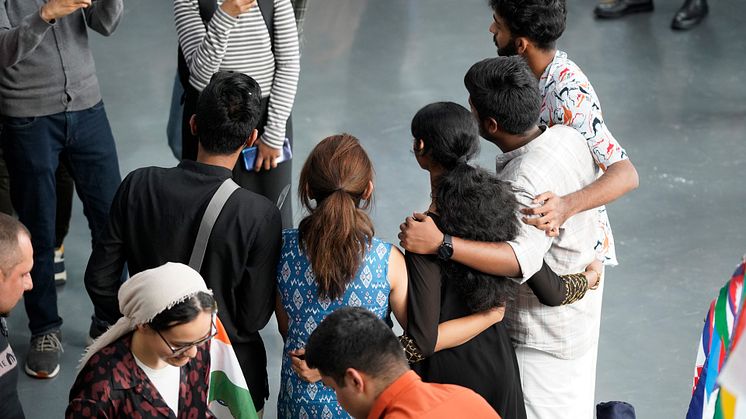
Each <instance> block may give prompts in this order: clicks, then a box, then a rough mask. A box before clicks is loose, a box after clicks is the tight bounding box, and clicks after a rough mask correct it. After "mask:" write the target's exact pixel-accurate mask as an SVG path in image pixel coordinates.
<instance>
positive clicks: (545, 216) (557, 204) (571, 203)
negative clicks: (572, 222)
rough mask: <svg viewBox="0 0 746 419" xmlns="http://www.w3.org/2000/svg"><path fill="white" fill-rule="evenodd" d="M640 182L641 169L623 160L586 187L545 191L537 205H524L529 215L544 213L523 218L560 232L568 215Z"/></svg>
mask: <svg viewBox="0 0 746 419" xmlns="http://www.w3.org/2000/svg"><path fill="white" fill-rule="evenodd" d="M638 185H639V177H638V175H637V170H636V169H635V166H634V165H633V164H632V162H631V161H629V160H628V159H625V160H620V161H618V162H616V163H614V164H612V165H611V166H609V168H608V169H607V170H606V172H605V173H604V174H603V175H601V177H600V178H598V179H597V180H596V181H595V182H593V183H591V184H590V185H588V186H586V187H585V188H583V189H581V190H579V191H576V192H573V193H571V194H567V195H565V196H557V195H555V194H554V193H553V192H544V193H542V194H540V195H537V196H536V198H534V201H533V203H535V204H540V203H542V202H543V204H542V205H541V206H539V207H537V208H523V209H521V212H522V213H523V214H525V215H540V216H539V217H536V218H527V217H524V218H523V222H524V223H526V224H529V225H532V226H534V227H536V228H538V229H541V230H544V231H546V232H547V234H549V235H552V236H556V235H557V234H559V227H561V226H562V225H563V224H564V223H565V221H567V219H569V218H570V217H572V216H573V215H575V214H577V213H580V212H583V211H587V210H590V209H593V208H597V207H600V206H602V205H606V204H608V203H610V202H612V201H614V200H616V199H618V198H619V197H621V196H623V195H625V194H626V193H628V192H630V191H632V190H634V189H635V188H637V186H638Z"/></svg>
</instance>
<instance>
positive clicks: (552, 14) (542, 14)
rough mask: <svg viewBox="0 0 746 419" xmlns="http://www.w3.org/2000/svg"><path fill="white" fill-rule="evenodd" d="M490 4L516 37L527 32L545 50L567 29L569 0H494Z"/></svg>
mask: <svg viewBox="0 0 746 419" xmlns="http://www.w3.org/2000/svg"><path fill="white" fill-rule="evenodd" d="M490 7H492V10H493V11H494V12H495V14H497V15H498V16H500V17H501V18H502V19H503V20H504V21H505V24H506V25H508V29H510V33H511V35H512V36H513V37H516V36H524V37H526V38H528V39H530V40H531V41H532V42H533V43H534V44H535V45H536V46H537V47H539V48H541V49H544V50H549V49H552V48H554V45H555V43H556V41H557V39H559V37H560V36H562V33H563V32H564V31H565V23H566V21H567V7H566V5H565V0H490Z"/></svg>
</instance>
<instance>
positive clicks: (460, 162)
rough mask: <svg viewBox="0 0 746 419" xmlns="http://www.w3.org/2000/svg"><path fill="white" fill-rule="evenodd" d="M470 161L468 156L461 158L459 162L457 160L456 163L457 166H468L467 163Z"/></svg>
mask: <svg viewBox="0 0 746 419" xmlns="http://www.w3.org/2000/svg"><path fill="white" fill-rule="evenodd" d="M468 160H469V159H468V158H467V157H466V156H461V157H459V158H458V160H456V163H457V164H466V162H467V161H468Z"/></svg>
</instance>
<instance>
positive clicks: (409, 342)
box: [399, 334, 425, 364]
mask: <svg viewBox="0 0 746 419" xmlns="http://www.w3.org/2000/svg"><path fill="white" fill-rule="evenodd" d="M399 343H401V346H402V347H403V348H404V354H405V355H406V356H407V361H409V363H410V364H416V363H418V362H420V361H422V360H424V359H425V357H424V356H423V355H422V351H420V348H419V347H418V346H417V343H415V341H414V339H412V338H410V337H409V336H407V335H406V334H403V335H401V336H399Z"/></svg>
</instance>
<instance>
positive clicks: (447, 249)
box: [438, 243, 453, 260]
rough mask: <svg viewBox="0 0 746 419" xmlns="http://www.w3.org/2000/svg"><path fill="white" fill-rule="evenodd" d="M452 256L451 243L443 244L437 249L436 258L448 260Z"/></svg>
mask: <svg viewBox="0 0 746 419" xmlns="http://www.w3.org/2000/svg"><path fill="white" fill-rule="evenodd" d="M451 256H453V246H452V245H451V243H443V244H441V245H440V247H439V248H438V257H439V258H441V259H443V260H448V259H450V258H451Z"/></svg>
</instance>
